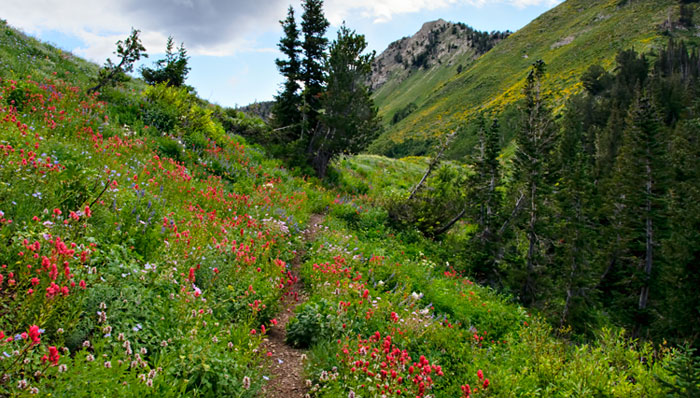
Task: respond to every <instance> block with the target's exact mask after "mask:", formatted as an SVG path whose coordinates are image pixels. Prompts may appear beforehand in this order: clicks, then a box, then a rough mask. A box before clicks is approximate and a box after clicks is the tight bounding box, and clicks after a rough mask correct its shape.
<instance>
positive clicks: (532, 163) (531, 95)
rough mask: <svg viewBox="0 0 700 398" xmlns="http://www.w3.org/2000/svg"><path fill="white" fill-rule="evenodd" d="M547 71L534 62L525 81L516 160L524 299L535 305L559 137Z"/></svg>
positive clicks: (542, 265)
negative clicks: (546, 94) (546, 92)
mask: <svg viewBox="0 0 700 398" xmlns="http://www.w3.org/2000/svg"><path fill="white" fill-rule="evenodd" d="M544 73H545V63H544V62H543V61H542V60H539V61H537V62H536V63H535V64H533V67H532V70H531V71H530V73H529V74H528V76H527V79H526V81H525V89H524V95H525V104H524V108H523V122H522V126H521V127H520V129H519V131H518V132H517V133H516V138H515V139H516V144H517V151H516V153H515V157H514V160H513V166H514V174H515V178H516V186H517V187H518V191H519V195H522V197H523V199H524V205H523V207H524V210H525V214H526V217H527V219H526V220H524V222H522V223H521V224H522V225H521V229H522V230H523V232H524V234H525V235H526V236H527V238H526V239H527V242H528V248H527V253H526V255H525V263H526V264H525V275H524V278H523V279H524V281H523V282H522V286H521V299H522V300H523V302H525V303H527V304H533V303H534V302H535V300H536V299H537V293H538V287H537V285H538V284H540V283H541V278H539V276H542V271H543V268H544V266H545V264H544V258H543V256H542V253H543V248H544V246H545V245H546V244H547V243H548V242H547V241H546V239H545V236H546V233H545V231H544V229H545V226H546V223H545V222H544V221H545V220H544V218H545V214H546V211H547V208H546V206H545V201H546V199H547V193H548V190H549V188H550V182H551V181H550V180H551V174H550V164H549V160H550V153H551V151H552V149H553V148H554V146H555V139H556V131H555V129H554V124H553V121H552V115H551V111H550V110H549V108H548V107H547V106H546V104H545V100H544V98H543V94H542V88H541V84H542V78H543V77H544Z"/></svg>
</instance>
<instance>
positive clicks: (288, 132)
mask: <svg viewBox="0 0 700 398" xmlns="http://www.w3.org/2000/svg"><path fill="white" fill-rule="evenodd" d="M280 24H281V25H282V29H283V30H284V36H283V37H282V38H281V39H280V42H279V44H278V45H277V46H278V47H279V49H280V51H281V52H282V54H284V55H285V57H286V59H279V58H278V59H276V60H275V63H276V64H277V69H279V71H280V73H281V74H282V76H284V78H285V81H284V85H283V89H282V91H281V92H280V93H279V94H278V95H277V96H275V105H274V108H273V113H274V115H275V119H274V122H275V124H276V125H277V126H278V127H279V128H280V129H283V130H284V133H283V136H284V137H286V139H284V141H287V142H289V141H294V140H295V139H297V138H299V133H300V131H301V129H300V127H301V126H300V123H301V93H300V89H301V86H300V85H299V81H300V79H301V61H300V59H299V55H300V53H301V41H300V40H299V29H298V28H297V23H296V21H295V19H294V9H293V8H292V7H291V6H290V7H289V10H288V11H287V18H286V19H285V20H283V21H280Z"/></svg>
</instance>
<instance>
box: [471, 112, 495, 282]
mask: <svg viewBox="0 0 700 398" xmlns="http://www.w3.org/2000/svg"><path fill="white" fill-rule="evenodd" d="M477 125H478V135H479V143H478V146H477V148H476V154H475V155H474V156H473V157H472V164H473V169H474V174H472V175H471V176H470V178H469V181H468V186H469V187H470V188H469V193H468V197H469V204H470V205H469V206H468V213H469V218H470V219H471V221H472V222H473V223H474V224H475V225H476V227H477V229H476V231H475V233H474V236H473V238H472V240H471V241H470V244H469V248H468V250H467V252H468V253H469V256H470V258H471V259H472V261H471V262H472V263H473V264H480V265H481V267H480V269H475V270H474V271H475V272H477V273H479V274H481V275H483V276H484V277H485V278H487V279H489V280H490V281H491V282H492V284H496V279H500V278H499V276H498V271H497V264H496V261H497V258H498V254H497V252H498V245H499V234H498V225H497V224H498V221H499V219H500V217H499V216H500V210H501V193H500V192H499V191H498V188H499V186H500V185H501V165H500V162H499V154H500V145H499V141H500V135H499V130H500V127H499V124H498V119H495V120H494V121H493V123H492V124H491V125H490V126H487V120H486V118H485V117H484V115H483V114H481V115H479V117H478V119H477Z"/></svg>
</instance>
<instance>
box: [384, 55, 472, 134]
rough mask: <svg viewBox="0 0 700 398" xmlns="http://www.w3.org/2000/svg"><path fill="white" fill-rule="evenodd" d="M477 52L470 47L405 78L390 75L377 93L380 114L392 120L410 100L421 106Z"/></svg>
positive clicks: (387, 119)
mask: <svg viewBox="0 0 700 398" xmlns="http://www.w3.org/2000/svg"><path fill="white" fill-rule="evenodd" d="M473 56H474V55H473V52H471V51H468V52H466V53H463V54H459V55H457V56H454V57H452V58H450V59H449V62H448V61H446V62H443V63H442V64H439V65H438V66H436V67H432V68H429V69H424V68H420V69H417V70H413V71H412V72H411V74H410V75H409V76H408V77H407V78H406V79H404V80H402V81H399V80H397V79H389V80H388V81H387V82H386V83H385V84H384V85H382V86H381V87H380V88H379V89H377V91H376V92H375V93H374V100H375V101H376V103H377V105H378V106H379V116H381V117H382V118H383V119H384V121H386V122H388V121H390V120H391V118H392V116H393V115H394V113H396V111H398V110H400V109H402V108H405V107H406V106H407V105H408V104H410V103H411V102H413V103H414V104H416V105H418V106H421V105H423V104H424V103H425V101H427V100H428V98H429V97H430V95H431V94H432V93H433V91H435V90H438V89H439V88H440V87H442V85H443V84H444V83H445V82H447V81H448V80H450V78H452V77H453V76H455V75H456V74H457V66H458V65H460V64H462V65H463V66H468V65H469V64H471V63H472V62H474V60H473Z"/></svg>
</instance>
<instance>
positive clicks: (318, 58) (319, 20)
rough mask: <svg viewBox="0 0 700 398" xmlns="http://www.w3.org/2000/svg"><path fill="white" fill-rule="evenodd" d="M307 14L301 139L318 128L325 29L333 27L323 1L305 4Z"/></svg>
mask: <svg viewBox="0 0 700 398" xmlns="http://www.w3.org/2000/svg"><path fill="white" fill-rule="evenodd" d="M302 9H303V10H304V13H303V14H302V17H301V31H302V33H303V34H304V40H303V42H302V44H301V47H302V49H303V54H304V58H303V60H302V63H301V66H302V68H301V80H302V81H303V83H304V91H303V94H302V100H303V104H302V119H303V120H302V133H301V134H302V136H304V135H305V132H307V131H310V130H314V129H316V128H318V127H319V125H318V112H319V109H320V106H321V105H320V103H321V95H322V94H323V91H324V82H325V79H324V60H325V58H326V47H327V46H328V39H327V38H326V37H325V34H326V29H328V26H329V25H330V24H329V22H328V20H327V19H326V17H325V16H324V15H323V0H304V2H303V3H302Z"/></svg>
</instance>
